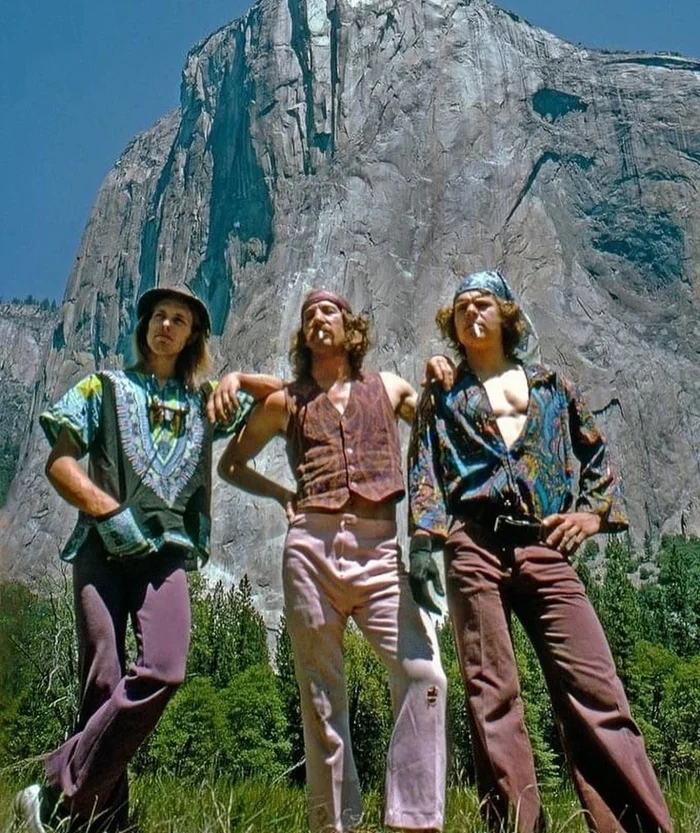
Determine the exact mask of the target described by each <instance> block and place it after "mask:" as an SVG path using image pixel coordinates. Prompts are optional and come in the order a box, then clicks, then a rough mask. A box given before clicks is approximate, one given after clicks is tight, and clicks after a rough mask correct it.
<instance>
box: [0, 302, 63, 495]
mask: <svg viewBox="0 0 700 833" xmlns="http://www.w3.org/2000/svg"><path fill="white" fill-rule="evenodd" d="M57 321H58V312H57V310H56V308H55V304H54V305H53V308H52V306H51V304H49V303H48V302H43V303H41V304H40V303H35V304H34V303H30V304H26V303H0V454H1V455H2V459H0V506H1V505H2V504H3V503H4V500H5V496H6V492H7V487H8V486H9V483H10V481H11V479H12V475H13V473H14V471H15V468H16V466H17V462H18V459H19V454H20V452H21V450H22V447H23V446H24V445H25V444H26V441H27V440H28V436H29V427H30V423H31V417H30V418H29V419H28V418H27V416H28V414H31V413H32V410H33V404H34V397H35V394H36V393H37V392H38V391H39V389H40V388H42V387H43V385H44V381H45V380H44V379H43V374H42V371H43V365H42V357H43V355H44V353H45V351H46V347H47V345H48V344H49V342H50V336H51V331H52V330H53V328H54V326H55V325H56V323H57Z"/></svg>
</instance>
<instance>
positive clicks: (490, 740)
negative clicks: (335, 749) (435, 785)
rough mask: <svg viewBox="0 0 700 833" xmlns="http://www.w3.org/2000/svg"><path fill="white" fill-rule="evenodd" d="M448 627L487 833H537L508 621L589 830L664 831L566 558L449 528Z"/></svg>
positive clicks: (633, 733) (633, 729)
mask: <svg viewBox="0 0 700 833" xmlns="http://www.w3.org/2000/svg"><path fill="white" fill-rule="evenodd" d="M445 574H446V579H447V598H448V605H449V609H450V616H451V618H452V623H453V626H454V631H455V638H456V642H457V649H458V652H459V658H460V662H461V667H462V675H463V678H464V684H465V687H466V695H467V705H468V712H469V717H470V721H471V728H472V739H473V746H474V759H475V767H476V776H477V786H478V791H479V795H480V797H481V799H482V802H483V803H482V807H483V809H484V812H485V815H486V816H487V818H488V819H489V821H490V823H491V826H492V827H493V828H494V829H496V830H498V829H499V826H500V825H501V824H502V823H503V822H504V821H505V820H506V819H509V820H511V821H516V820H517V829H518V831H519V832H520V833H532V831H535V830H538V829H540V825H541V815H542V810H541V805H540V796H539V791H538V788H537V780H536V776H535V769H534V761H533V755H532V748H531V746H530V740H529V737H528V735H527V731H526V729H525V724H524V721H523V706H522V701H521V699H520V688H519V682H518V673H517V668H516V664H515V656H514V652H513V645H512V641H511V636H510V617H511V613H515V615H516V616H517V617H518V619H519V620H520V621H521V623H522V624H523V627H524V629H525V631H526V632H527V634H528V636H529V638H530V640H531V641H532V644H533V646H534V648H535V650H536V652H537V655H538V657H539V659H540V662H541V664H542V669H543V671H544V675H545V678H546V681H547V685H548V688H549V692H550V695H551V698H552V707H553V710H554V715H555V719H556V722H557V725H558V727H559V730H560V732H561V736H562V740H563V744H564V748H565V751H566V755H567V759H568V763H569V767H570V770H571V774H572V778H573V782H574V785H575V787H576V790H577V792H578V795H579V798H580V801H581V804H582V806H583V810H584V815H585V818H586V821H587V823H588V826H589V828H590V829H591V830H593V831H596V833H618V832H619V831H625V832H626V833H658V831H670V830H672V823H671V819H670V816H669V813H668V809H667V807H666V802H665V801H664V798H663V795H662V794H661V790H660V788H659V784H658V782H657V779H656V776H655V775H654V771H653V769H652V767H651V764H650V763H649V760H648V758H647V755H646V751H645V748H644V742H643V740H642V736H641V734H640V731H639V729H638V727H637V725H636V724H635V722H634V721H633V719H632V717H631V715H630V710H629V706H628V703H627V698H626V696H625V693H624V690H623V688H622V684H621V682H620V679H619V677H618V676H617V672H616V670H615V665H614V662H613V658H612V655H611V653H610V649H609V647H608V643H607V640H606V639H605V635H604V633H603V630H602V628H601V626H600V622H599V621H598V618H597V616H596V614H595V612H594V610H593V607H592V605H591V603H590V601H589V599H588V597H587V595H586V592H585V590H584V587H583V585H582V583H581V581H580V579H579V578H578V576H577V575H576V572H575V571H574V569H573V568H572V567H571V565H570V564H569V562H568V561H567V560H566V558H565V557H564V556H563V555H562V554H561V553H559V552H556V551H555V550H552V549H549V548H547V547H545V546H541V545H533V546H526V547H522V548H520V547H515V546H512V545H509V543H508V541H507V540H504V539H503V538H498V539H497V538H496V536H495V535H494V534H493V533H490V532H487V531H485V530H484V529H483V528H482V527H479V526H477V525H476V524H472V523H466V524H465V523H464V522H461V521H459V522H455V524H454V525H453V527H452V529H451V530H450V535H449V537H448V540H447V543H446V546H445Z"/></svg>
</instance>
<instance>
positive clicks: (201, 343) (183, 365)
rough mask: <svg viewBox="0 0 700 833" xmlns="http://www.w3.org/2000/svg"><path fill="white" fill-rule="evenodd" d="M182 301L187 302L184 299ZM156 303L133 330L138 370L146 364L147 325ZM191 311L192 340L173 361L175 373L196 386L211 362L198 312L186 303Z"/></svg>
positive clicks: (181, 379) (207, 343)
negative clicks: (175, 360)
mask: <svg viewBox="0 0 700 833" xmlns="http://www.w3.org/2000/svg"><path fill="white" fill-rule="evenodd" d="M183 303H187V302H186V301H185V302H183ZM156 306H157V304H154V305H153V306H152V307H151V309H150V310H149V311H148V312H147V313H146V315H143V316H141V318H139V322H138V324H137V325H136V330H135V332H134V353H135V355H136V367H137V368H138V369H139V370H144V369H145V368H146V367H147V366H148V356H149V354H150V352H151V351H150V350H149V348H148V341H147V340H146V336H147V335H148V325H149V323H150V320H151V316H152V315H153V311H154V310H155V308H156ZM187 306H188V307H189V309H190V311H191V312H192V337H193V338H192V341H191V342H190V343H189V344H187V345H185V347H184V348H183V349H182V352H181V353H180V355H179V356H178V357H177V362H176V363H175V375H176V376H177V378H178V379H180V381H182V382H183V383H184V384H185V385H186V386H187V387H188V388H193V389H194V388H196V387H197V386H198V385H200V384H201V383H202V382H203V381H204V380H203V378H202V377H203V376H204V374H205V373H206V371H207V369H208V368H209V366H210V364H211V354H210V352H209V336H208V335H207V334H206V332H205V330H204V329H203V328H202V322H201V321H200V319H199V314H198V313H197V310H196V309H195V308H194V307H191V306H190V305H189V304H187Z"/></svg>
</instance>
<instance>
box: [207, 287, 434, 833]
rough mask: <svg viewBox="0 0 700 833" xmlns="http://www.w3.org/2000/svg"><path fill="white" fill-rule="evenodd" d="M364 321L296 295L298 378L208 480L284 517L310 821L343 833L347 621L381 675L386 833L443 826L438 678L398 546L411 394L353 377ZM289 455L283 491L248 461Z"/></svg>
mask: <svg viewBox="0 0 700 833" xmlns="http://www.w3.org/2000/svg"><path fill="white" fill-rule="evenodd" d="M367 330H368V322H367V319H366V318H365V317H364V316H362V315H355V314H353V312H352V310H351V308H350V305H349V303H348V302H347V300H346V299H345V298H342V297H341V296H339V295H336V294H335V293H333V292H329V291H327V290H317V291H315V292H311V293H310V294H309V295H307V296H306V298H305V300H304V302H303V305H302V309H301V320H300V327H299V330H298V331H297V334H296V336H295V339H294V343H293V346H292V351H291V358H292V363H293V366H294V375H295V379H294V382H292V384H291V385H289V386H288V387H287V388H286V389H285V390H281V391H279V392H275V393H273V394H271V395H270V396H268V397H267V399H266V400H265V401H264V402H262V403H260V404H259V405H258V406H257V407H256V408H255V409H254V410H253V412H252V413H251V416H250V418H249V420H248V423H247V426H246V428H245V430H244V431H243V432H242V433H241V435H240V436H239V437H238V438H237V439H236V440H233V441H232V442H231V443H230V444H229V446H228V447H227V449H226V451H225V452H224V454H223V456H222V458H221V463H220V466H219V473H220V474H221V476H222V477H223V478H224V479H225V480H228V481H229V482H230V483H233V484H234V485H236V486H238V487H239V488H242V489H244V490H246V491H248V492H251V493H252V494H256V495H262V496H265V497H270V498H272V499H274V500H276V501H277V502H278V503H279V504H280V506H281V507H282V508H283V509H284V510H285V512H286V514H287V518H288V520H289V530H288V533H287V537H286V540H285V545H284V553H283V567H282V570H283V585H284V599H285V615H286V619H287V626H288V628H289V634H290V637H291V641H292V647H293V650H294V662H295V670H296V676H297V681H298V683H299V689H300V693H301V704H302V719H303V724H304V745H305V749H306V776H307V789H308V797H309V823H310V826H311V828H312V830H314V831H317V830H328V831H338V833H341V831H347V830H351V829H353V828H356V827H357V825H358V823H359V821H360V819H361V817H362V798H361V795H360V788H359V782H358V777H357V771H356V769H355V762H354V760H353V754H352V747H351V740H350V727H349V709H348V701H347V693H346V687H345V670H344V658H343V633H344V631H345V627H346V624H347V620H348V618H349V617H352V618H353V619H354V620H355V622H356V624H357V625H358V627H359V628H360V630H361V631H362V633H363V634H364V635H365V636H366V638H367V639H368V640H369V641H370V643H371V645H372V647H373V648H374V649H375V650H376V652H377V653H378V655H379V656H380V658H381V660H382V662H383V663H384V665H385V666H386V668H387V671H388V673H389V681H390V687H391V694H392V703H393V709H394V715H395V724H394V731H393V734H392V738H391V744H390V747H389V753H388V765H387V781H386V810H385V822H386V824H387V825H388V826H390V827H394V828H401V829H410V830H436V829H439V828H441V827H442V822H443V813H444V791H445V725H444V719H445V688H446V681H445V675H444V673H443V671H442V667H441V664H440V657H439V652H438V647H437V643H436V639H435V632H434V629H433V628H432V626H431V624H430V622H429V620H428V617H426V616H424V615H423V614H421V611H420V610H419V607H418V605H416V603H415V602H414V600H413V598H412V597H411V592H410V590H409V587H408V579H407V575H406V573H405V571H404V568H403V565H402V562H401V550H400V548H399V545H398V542H397V538H396V520H395V516H396V503H397V501H398V500H400V499H401V497H402V496H403V494H404V486H403V478H402V474H401V454H400V447H399V438H398V432H397V425H396V422H397V418H398V417H402V418H403V419H405V420H406V421H407V422H410V421H411V420H412V418H413V412H414V409H415V404H416V401H417V397H416V393H415V391H414V390H413V388H412V387H411V386H410V385H409V384H408V383H407V382H406V381H404V380H403V379H401V378H400V377H399V376H396V375H395V374H393V373H370V372H367V371H364V370H363V369H362V363H363V360H364V357H365V354H366V352H367V349H368V346H369V341H368V337H367ZM275 435H281V436H283V437H285V439H286V443H287V453H288V457H289V461H290V465H291V468H292V471H293V474H294V476H295V479H296V481H297V488H296V490H295V491H294V492H291V491H290V490H288V489H285V488H284V487H283V486H281V485H280V484H278V483H275V482H273V481H271V480H269V479H268V478H266V477H264V476H263V475H261V474H260V473H258V472H257V471H255V470H254V469H253V468H251V467H249V466H248V462H249V461H250V460H251V459H252V458H253V457H255V456H256V455H257V454H258V452H259V451H260V450H261V449H262V448H263V447H264V446H265V445H266V444H267V443H268V442H269V441H270V440H271V439H272V437H274V436H275Z"/></svg>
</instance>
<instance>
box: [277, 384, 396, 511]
mask: <svg viewBox="0 0 700 833" xmlns="http://www.w3.org/2000/svg"><path fill="white" fill-rule="evenodd" d="M287 409H288V411H289V423H288V425H287V455H288V457H289V463H290V465H291V467H292V471H293V472H294V476H295V477H296V480H297V508H298V509H299V511H310V510H314V509H316V510H319V509H320V510H326V511H328V510H331V511H332V510H336V509H340V508H341V507H342V506H344V505H345V504H346V503H347V501H348V499H349V498H350V497H351V496H352V495H353V494H355V495H359V496H360V497H362V498H365V499H366V500H371V501H374V502H377V503H378V502H380V501H384V500H388V499H390V498H393V499H396V500H400V499H401V498H402V497H403V495H404V486H403V477H402V475H401V449H400V445H399V433H398V430H397V427H396V416H395V414H394V410H393V408H392V406H391V401H390V400H389V396H388V394H387V392H386V389H385V388H384V383H383V382H382V380H381V377H380V375H379V374H378V373H363V374H362V375H361V377H360V378H359V379H355V380H353V382H352V383H351V389H350V397H349V399H348V404H347V407H346V408H345V412H344V413H343V414H342V415H341V414H340V413H338V410H337V409H336V408H335V407H334V405H333V404H332V403H331V401H330V399H329V398H328V396H327V394H326V393H325V391H323V390H321V388H320V387H319V386H318V385H317V384H316V382H314V381H313V380H310V381H303V382H294V383H293V384H292V385H290V386H289V388H288V389H287Z"/></svg>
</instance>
